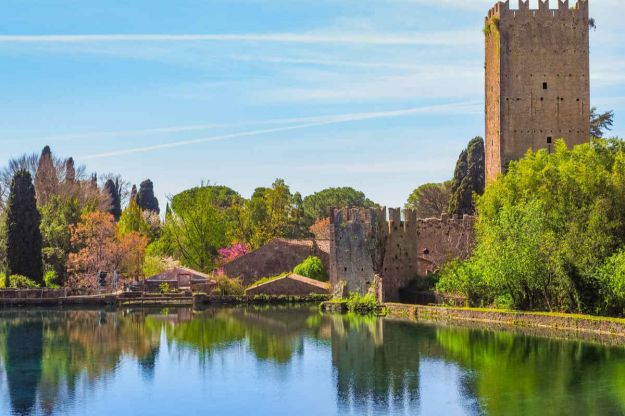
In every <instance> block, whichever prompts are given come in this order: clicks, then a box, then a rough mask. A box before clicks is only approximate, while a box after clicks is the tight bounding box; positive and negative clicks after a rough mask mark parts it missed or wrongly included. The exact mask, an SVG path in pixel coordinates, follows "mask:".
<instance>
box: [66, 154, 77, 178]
mask: <svg viewBox="0 0 625 416" xmlns="http://www.w3.org/2000/svg"><path fill="white" fill-rule="evenodd" d="M75 181H76V166H75V163H74V158H73V157H70V158H69V159H67V160H66V161H65V182H75Z"/></svg>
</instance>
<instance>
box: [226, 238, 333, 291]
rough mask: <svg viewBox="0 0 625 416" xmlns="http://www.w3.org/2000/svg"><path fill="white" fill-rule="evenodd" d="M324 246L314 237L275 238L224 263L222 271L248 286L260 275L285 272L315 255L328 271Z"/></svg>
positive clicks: (258, 278) (260, 276)
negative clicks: (305, 238)
mask: <svg viewBox="0 0 625 416" xmlns="http://www.w3.org/2000/svg"><path fill="white" fill-rule="evenodd" d="M324 247H325V250H324ZM328 249H329V248H328V245H326V244H322V243H320V244H317V242H316V241H315V240H286V239H280V238H277V239H275V240H273V241H271V242H270V243H269V244H267V245H265V246H263V247H261V248H259V249H257V250H254V251H252V252H250V253H248V254H246V255H244V256H241V257H239V258H238V259H235V260H233V261H231V262H229V263H226V264H225V265H224V266H223V271H224V273H225V274H226V275H227V276H229V277H233V278H239V279H241V281H242V283H243V285H244V286H249V285H251V284H253V283H254V282H256V281H257V280H260V279H262V278H264V277H272V276H278V275H280V274H282V273H288V272H290V271H292V270H293V268H294V267H295V266H297V265H298V264H300V263H301V262H303V261H304V260H306V258H307V257H309V256H317V257H319V258H320V259H321V261H322V262H323V264H324V266H325V267H326V270H328V267H329V253H328Z"/></svg>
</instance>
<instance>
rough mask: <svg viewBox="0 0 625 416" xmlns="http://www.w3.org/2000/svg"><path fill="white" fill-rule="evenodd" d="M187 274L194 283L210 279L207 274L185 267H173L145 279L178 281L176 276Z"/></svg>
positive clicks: (150, 280) (151, 280) (149, 280)
mask: <svg viewBox="0 0 625 416" xmlns="http://www.w3.org/2000/svg"><path fill="white" fill-rule="evenodd" d="M187 274H188V275H191V281H192V282H194V283H196V282H204V281H210V276H209V275H207V274H204V273H202V272H198V271H197V270H193V269H189V268H186V267H173V268H171V269H168V270H165V271H164V272H162V273H159V274H157V275H155V276H152V277H149V278H147V279H145V280H146V281H148V282H175V281H178V276H180V275H187Z"/></svg>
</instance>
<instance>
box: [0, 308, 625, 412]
mask: <svg viewBox="0 0 625 416" xmlns="http://www.w3.org/2000/svg"><path fill="white" fill-rule="evenodd" d="M0 366H1V367H0V414H2V415H115V416H125V415H200V414H216V415H221V414H226V412H228V413H227V414H229V415H272V416H275V415H298V416H305V415H438V414H440V415H474V414H475V415H477V414H485V415H612V414H614V415H622V414H625V349H623V348H619V347H609V346H602V345H597V344H589V343H584V342H580V341H564V340H556V339H550V338H539V337H532V336H527V335H523V334H513V333H510V332H501V331H500V332H497V331H489V330H481V329H466V328H449V327H437V326H427V325H418V324H413V323H405V322H397V321H392V320H384V319H375V318H363V317H358V316H322V315H320V314H319V313H318V312H317V310H316V309H315V308H265V309H251V308H232V309H209V310H206V311H203V312H197V311H195V312H194V311H192V310H190V309H169V310H116V311H94V310H72V311H60V310H38V311H23V310H0Z"/></svg>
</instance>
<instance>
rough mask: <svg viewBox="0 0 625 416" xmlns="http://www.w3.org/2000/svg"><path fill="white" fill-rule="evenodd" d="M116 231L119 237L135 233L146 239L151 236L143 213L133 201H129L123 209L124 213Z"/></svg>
mask: <svg viewBox="0 0 625 416" xmlns="http://www.w3.org/2000/svg"><path fill="white" fill-rule="evenodd" d="M117 231H118V233H119V234H120V235H126V234H129V233H132V232H135V233H139V234H141V235H144V236H146V237H150V236H151V233H150V225H149V224H148V223H147V221H146V220H145V218H144V216H143V211H142V210H141V208H140V207H139V204H138V203H137V201H135V200H134V199H131V200H130V203H129V204H128V206H127V207H126V209H124V212H122V215H121V217H120V219H119V222H118V223H117Z"/></svg>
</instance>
